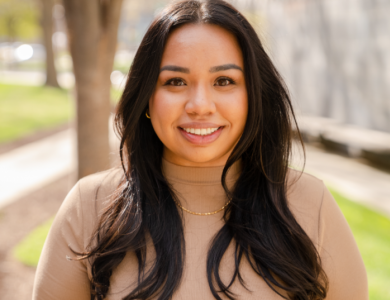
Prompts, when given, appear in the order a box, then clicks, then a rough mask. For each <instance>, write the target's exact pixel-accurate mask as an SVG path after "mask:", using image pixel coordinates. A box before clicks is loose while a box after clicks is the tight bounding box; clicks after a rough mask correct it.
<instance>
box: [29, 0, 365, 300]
mask: <svg viewBox="0 0 390 300" xmlns="http://www.w3.org/2000/svg"><path fill="white" fill-rule="evenodd" d="M290 120H293V122H294V124H295V119H294V114H293V110H292V107H291V102H290V99H289V96H288V93H287V91H286V88H285V86H284V84H283V81H282V79H281V78H280V76H279V74H278V72H277V71H276V69H275V68H274V66H273V64H272V63H271V61H270V59H269V58H268V56H267V54H266V53H265V52H264V49H263V47H262V45H261V43H260V41H259V39H258V37H257V35H256V33H255V31H254V30H253V28H252V27H251V25H250V24H249V23H248V22H247V20H246V19H245V18H244V17H243V16H242V15H241V14H240V13H239V12H238V11H237V10H235V9H234V8H233V7H232V6H231V5H229V4H227V3H225V2H223V1H222V0H210V1H197V0H194V1H182V2H178V3H176V4H173V5H171V6H169V7H168V8H167V9H166V10H164V11H163V12H162V13H161V14H160V15H159V16H158V17H157V18H156V19H155V21H154V22H153V24H152V25H151V26H150V28H149V30H148V32H147V33H146V35H145V37H144V39H143V41H142V43H141V45H140V47H139V49H138V51H137V54H136V56H135V58H134V61H133V65H132V66H131V70H130V74H129V77H128V81H127V84H126V88H125V90H124V93H123V96H122V99H121V101H120V103H119V105H118V109H117V114H116V119H115V121H116V126H117V129H118V131H119V133H120V136H121V150H122V151H121V157H122V166H123V169H112V170H109V171H106V172H102V173H99V174H95V175H92V176H88V177H86V178H84V179H82V180H81V181H79V182H78V184H77V185H76V186H75V187H74V188H73V189H72V191H71V192H70V193H69V195H68V196H67V198H66V200H65V201H64V203H63V205H62V207H61V209H60V211H59V213H58V214H57V216H56V219H55V221H54V224H53V226H52V229H51V231H50V234H49V237H48V239H47V241H46V244H45V247H44V250H43V252H42V255H41V259H40V262H39V266H38V270H37V275H36V281H35V286H34V299H267V300H269V299H271V300H272V299H331V300H336V299H340V300H341V299H342V300H345V299H354V300H360V299H361V300H363V299H368V296H367V279H366V272H365V268H364V265H363V262H362V259H361V256H360V254H359V251H358V249H357V246H356V243H355V241H354V239H353V236H352V233H351V231H350V229H349V227H348V225H347V223H346V221H345V219H344V217H343V215H342V214H341V212H340V210H339V209H338V207H337V205H336V203H335V201H334V199H333V198H332V196H331V194H330V193H329V191H328V190H327V189H326V188H325V186H324V185H323V183H322V182H321V181H320V180H318V179H316V178H314V177H312V176H309V175H307V174H304V173H302V174H301V173H299V172H297V171H294V170H292V169H290V168H288V163H289V157H290V152H291V138H292V122H291V121H290ZM66 258H68V259H66Z"/></svg>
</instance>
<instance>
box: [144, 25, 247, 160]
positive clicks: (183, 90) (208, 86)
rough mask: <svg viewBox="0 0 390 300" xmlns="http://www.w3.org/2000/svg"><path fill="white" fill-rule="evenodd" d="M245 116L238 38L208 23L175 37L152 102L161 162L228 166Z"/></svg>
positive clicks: (168, 46)
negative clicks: (160, 143) (162, 157)
mask: <svg viewBox="0 0 390 300" xmlns="http://www.w3.org/2000/svg"><path fill="white" fill-rule="evenodd" d="M247 113H248V100H247V91H246V85H245V76H244V60H243V56H242V51H241V48H240V46H239V45H238V42H237V39H236V37H235V36H234V35H233V34H231V33H230V32H229V31H227V30H226V29H224V28H222V27H220V26H217V25H212V24H207V23H206V24H203V23H195V24H185V25H182V26H180V27H179V28H177V29H175V30H174V31H172V32H171V33H170V35H169V37H168V40H167V41H166V45H165V48H164V52H163V55H162V59H161V64H160V72H159V77H158V80H157V83H156V86H155V89H154V93H153V95H152V97H151V98H150V101H149V114H150V117H151V122H152V125H153V128H154V131H155V132H156V134H157V136H158V137H159V139H160V140H161V141H162V143H163V144H164V151H163V156H164V157H165V158H166V159H167V160H169V161H171V162H173V163H176V164H180V165H195V166H204V165H225V163H226V161H227V159H228V157H229V155H230V153H231V151H232V150H233V148H234V146H235V145H236V143H237V142H238V140H239V138H240V137H241V134H242V132H243V131H244V127H245V123H246V116H247Z"/></svg>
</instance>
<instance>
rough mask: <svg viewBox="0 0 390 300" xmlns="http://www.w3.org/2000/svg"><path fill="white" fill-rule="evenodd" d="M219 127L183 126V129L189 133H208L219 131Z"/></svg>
mask: <svg viewBox="0 0 390 300" xmlns="http://www.w3.org/2000/svg"><path fill="white" fill-rule="evenodd" d="M218 129H219V127H216V128H202V129H200V128H183V130H185V131H187V132H188V133H192V134H196V135H208V134H211V133H213V132H214V131H217V130H218Z"/></svg>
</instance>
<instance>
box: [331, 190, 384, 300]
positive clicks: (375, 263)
mask: <svg viewBox="0 0 390 300" xmlns="http://www.w3.org/2000/svg"><path fill="white" fill-rule="evenodd" d="M331 192H332V194H333V196H334V197H335V199H336V201H337V203H338V205H339V207H340V209H341V210H342V212H343V214H344V216H345V218H346V219H347V221H348V223H349V225H350V227H351V229H352V232H353V235H354V237H355V239H356V243H357V244H358V247H359V250H360V253H361V254H362V257H363V260H364V264H365V266H366V269H367V275H368V286H369V291H370V299H371V300H387V299H390V288H389V283H390V220H389V219H388V218H386V217H385V216H383V215H381V214H378V213H377V212H374V211H372V210H370V209H368V208H366V207H364V206H362V205H359V204H357V203H356V202H352V201H350V200H348V199H347V198H345V197H343V196H342V195H340V194H339V193H337V192H336V191H334V190H331Z"/></svg>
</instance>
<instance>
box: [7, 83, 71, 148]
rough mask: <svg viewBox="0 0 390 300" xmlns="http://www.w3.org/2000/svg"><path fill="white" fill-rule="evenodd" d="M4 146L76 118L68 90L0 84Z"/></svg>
mask: <svg viewBox="0 0 390 300" xmlns="http://www.w3.org/2000/svg"><path fill="white" fill-rule="evenodd" d="M0 116H1V117H0V143H3V142H8V141H11V140H14V139H17V138H21V137H23V136H26V135H28V134H30V133H33V132H34V131H37V130H40V129H45V128H50V127H53V126H56V125H60V124H62V123H65V122H66V121H68V120H70V119H71V118H72V116H73V105H72V101H71V98H70V97H69V96H68V91H66V90H63V89H56V88H51V87H44V86H22V85H11V84H0Z"/></svg>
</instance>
